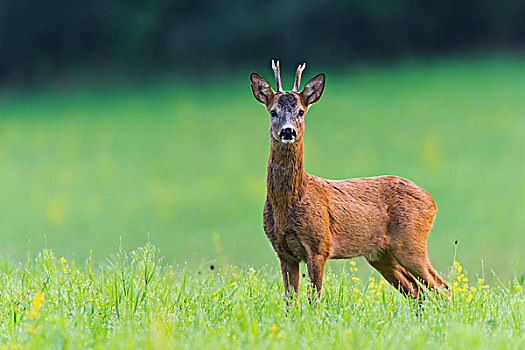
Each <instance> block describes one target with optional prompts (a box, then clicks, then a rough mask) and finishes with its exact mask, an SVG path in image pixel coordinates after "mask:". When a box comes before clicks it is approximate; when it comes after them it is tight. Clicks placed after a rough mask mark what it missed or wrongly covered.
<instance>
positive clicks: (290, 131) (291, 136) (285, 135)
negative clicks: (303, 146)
mask: <svg viewBox="0 0 525 350" xmlns="http://www.w3.org/2000/svg"><path fill="white" fill-rule="evenodd" d="M279 137H280V139H281V142H282V143H292V142H294V141H295V138H296V137H297V132H296V131H295V129H294V128H291V127H284V128H282V129H281V132H280V133H279Z"/></svg>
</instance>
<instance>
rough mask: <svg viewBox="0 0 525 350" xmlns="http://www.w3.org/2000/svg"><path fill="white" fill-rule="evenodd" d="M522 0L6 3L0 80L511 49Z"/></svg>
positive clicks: (1, 7)
mask: <svg viewBox="0 0 525 350" xmlns="http://www.w3.org/2000/svg"><path fill="white" fill-rule="evenodd" d="M524 40H525V2H523V1H511V0H501V1H490V0H477V1H468V0H455V1H451V0H444V1H421V0H388V1H387V0H379V1H370V0H368V1H367V0H357V1H335V0H327V1H314V0H301V1H299V0H292V1H277V0H269V1H254V0H249V1H238V0H223V1H213V0H193V1H180V0H179V1H177V0H176V1H173V0H90V1H85V2H77V1H71V0H47V1H46V0H44V1H42V0H2V1H0V81H2V80H3V81H6V80H11V79H16V80H21V81H29V82H30V81H31V80H32V79H39V78H40V79H41V78H46V77H53V78H55V77H60V76H64V75H66V74H68V72H71V71H72V70H76V69H83V68H84V69H85V68H89V69H94V71H95V72H99V73H104V72H107V71H111V72H115V71H116V72H120V73H122V74H126V75H129V74H131V75H133V74H142V73H147V72H152V71H159V72H160V71H163V70H174V71H178V72H184V73H185V74H203V73H204V74H205V73H207V72H210V71H212V70H213V71H217V70H224V69H235V68H236V67H239V66H248V65H253V64H257V65H260V64H261V63H262V62H264V64H266V63H267V62H268V60H269V59H270V58H272V57H278V58H280V59H281V60H285V61H286V62H293V63H296V62H299V61H301V60H303V59H308V60H309V61H312V60H314V61H321V62H323V64H325V65H326V64H330V65H343V64H348V63H351V62H353V61H356V60H361V59H370V58H373V59H390V58H394V57H399V56H403V55H432V54H441V53H451V52H464V51H480V50H481V51H485V50H488V51H492V50H519V49H520V48H521V47H522V45H523V43H524Z"/></svg>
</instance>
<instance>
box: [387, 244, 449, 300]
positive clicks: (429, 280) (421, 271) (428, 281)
mask: <svg viewBox="0 0 525 350" xmlns="http://www.w3.org/2000/svg"><path fill="white" fill-rule="evenodd" d="M393 254H394V257H395V258H396V260H397V261H398V262H399V264H401V266H403V267H404V268H405V269H407V270H408V271H410V273H411V274H412V275H414V276H415V277H416V278H418V279H419V280H420V281H421V282H422V283H423V284H424V285H425V286H426V287H427V288H429V289H435V290H437V291H440V289H441V287H442V286H443V287H445V288H446V289H448V285H447V284H446V283H445V282H444V281H443V279H442V278H441V277H440V276H439V274H438V273H437V272H436V271H435V270H434V269H433V268H432V265H430V261H429V260H428V257H427V252H426V246H424V245H423V246H421V245H410V246H404V247H402V248H399V249H397V250H395V251H394V253H393Z"/></svg>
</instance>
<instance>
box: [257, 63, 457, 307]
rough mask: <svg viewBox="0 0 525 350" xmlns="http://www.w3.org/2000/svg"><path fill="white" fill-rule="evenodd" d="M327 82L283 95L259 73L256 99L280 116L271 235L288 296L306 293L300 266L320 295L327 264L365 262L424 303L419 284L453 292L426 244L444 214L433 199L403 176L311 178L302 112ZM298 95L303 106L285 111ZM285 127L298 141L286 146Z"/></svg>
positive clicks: (273, 152)
mask: <svg viewBox="0 0 525 350" xmlns="http://www.w3.org/2000/svg"><path fill="white" fill-rule="evenodd" d="M319 77H320V75H318V76H317V77H315V78H314V79H312V80H311V81H310V82H308V83H307V84H306V86H305V88H304V89H303V90H302V91H301V92H299V93H295V92H280V93H277V94H276V93H274V92H273V90H272V89H271V87H269V84H268V83H267V82H266V81H265V80H264V79H263V78H261V77H260V76H259V75H257V74H255V73H252V89H253V92H254V95H255V97H256V98H257V99H258V100H259V101H260V102H262V103H264V104H265V105H266V107H267V109H268V111H273V112H275V111H278V113H279V116H278V117H275V118H272V122H271V127H270V129H271V130H270V134H271V147H270V159H269V162H268V174H267V198H266V203H265V206H264V231H265V233H266V236H267V237H268V239H269V240H270V243H271V245H272V247H273V249H274V250H275V252H276V253H277V256H278V258H279V260H280V263H281V269H282V274H283V280H284V287H285V290H286V293H289V292H290V290H291V288H293V290H294V291H295V293H297V291H298V285H299V262H301V261H304V262H306V265H307V268H308V274H309V277H310V280H311V282H312V283H313V285H314V286H315V288H316V289H317V291H318V292H319V293H320V291H321V287H322V279H323V271H324V266H325V263H326V261H327V260H328V259H347V258H353V257H357V256H364V257H365V258H366V259H367V260H368V262H369V263H370V264H371V265H372V266H373V267H374V268H375V269H376V270H378V271H379V272H380V273H381V274H382V275H383V276H384V278H385V279H386V280H387V281H388V282H390V283H391V284H392V285H393V286H394V287H396V288H398V289H399V290H400V291H401V292H402V293H403V294H405V295H411V296H413V297H414V298H416V299H417V300H420V296H421V295H420V291H421V288H420V285H419V284H418V281H419V282H421V283H423V284H424V285H425V286H426V287H427V288H432V289H440V287H442V286H444V287H446V288H448V286H447V285H446V284H445V282H444V281H443V280H442V279H441V277H440V276H439V275H438V274H437V272H436V271H435V270H434V269H433V268H432V266H431V265H430V262H429V260H428V257H427V251H426V240H427V236H428V233H429V231H430V228H431V226H432V222H433V220H434V215H435V212H436V204H435V203H434V200H433V199H432V197H431V196H430V194H428V193H427V192H426V191H425V190H423V189H422V188H421V187H419V186H417V185H416V184H414V183H413V182H411V181H409V180H406V179H403V178H401V177H397V176H378V177H368V178H356V179H348V180H338V181H335V180H326V179H323V178H320V177H317V176H314V175H310V174H307V173H306V172H305V171H304V169H303V137H302V135H303V133H304V119H303V118H299V116H298V114H297V113H298V110H300V109H302V110H303V111H304V112H306V111H307V109H308V107H309V106H310V105H311V104H312V103H314V102H316V101H317V100H318V99H319V98H320V96H321V93H322V90H323V88H324V75H323V76H322V77H321V78H322V79H321V78H319ZM316 79H317V80H316ZM314 80H316V81H314ZM321 80H322V81H321ZM313 81H314V82H313ZM312 82H313V83H312ZM321 83H322V84H321ZM266 84H267V85H266ZM320 84H321V85H320ZM284 95H287V96H286V98H281V99H280V97H281V96H284ZM292 96H293V97H295V98H296V101H293V103H288V104H287V105H286V106H283V101H286V100H288V101H291V100H290V98H291V97H292ZM279 104H280V105H279ZM274 119H275V120H274ZM283 123H292V124H293V125H294V127H295V129H296V130H297V138H296V140H295V142H293V143H283V142H281V141H280V140H279V138H278V136H277V135H279V133H278V130H277V131H276V130H275V128H277V129H279V128H280V127H281V126H282V125H283ZM287 125H288V124H287ZM290 287H291V288H290Z"/></svg>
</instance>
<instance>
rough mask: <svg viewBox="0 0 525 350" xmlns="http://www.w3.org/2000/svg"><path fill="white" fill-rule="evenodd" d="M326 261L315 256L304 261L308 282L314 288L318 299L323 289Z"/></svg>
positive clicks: (319, 256) (321, 257)
mask: <svg viewBox="0 0 525 350" xmlns="http://www.w3.org/2000/svg"><path fill="white" fill-rule="evenodd" d="M326 260H327V259H326V258H325V257H323V256H321V255H317V256H314V257H311V258H309V259H308V260H306V267H307V268H308V277H310V282H311V283H312V285H313V286H314V288H315V291H316V292H317V296H318V297H320V296H321V288H322V287H323V273H324V266H325V264H326Z"/></svg>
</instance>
